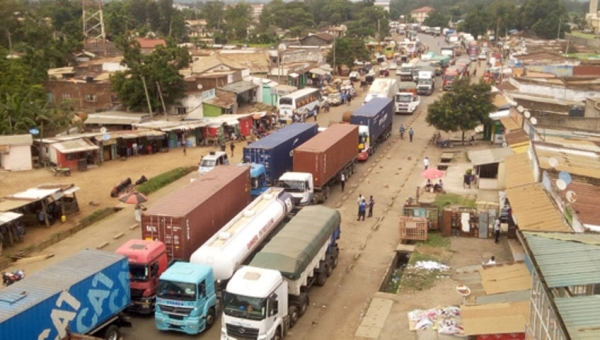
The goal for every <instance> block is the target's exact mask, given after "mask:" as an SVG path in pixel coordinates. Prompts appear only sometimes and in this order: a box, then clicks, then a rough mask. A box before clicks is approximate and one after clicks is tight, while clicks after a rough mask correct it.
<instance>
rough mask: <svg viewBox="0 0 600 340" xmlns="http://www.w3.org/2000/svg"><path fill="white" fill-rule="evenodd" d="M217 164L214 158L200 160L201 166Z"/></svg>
mask: <svg viewBox="0 0 600 340" xmlns="http://www.w3.org/2000/svg"><path fill="white" fill-rule="evenodd" d="M216 164H217V162H216V161H215V160H214V159H203V160H202V162H200V166H201V167H203V168H212V167H214V166H215V165H216Z"/></svg>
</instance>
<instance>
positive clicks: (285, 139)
mask: <svg viewBox="0 0 600 340" xmlns="http://www.w3.org/2000/svg"><path fill="white" fill-rule="evenodd" d="M318 129H319V126H318V125H317V124H309V123H294V124H290V125H288V126H286V127H284V128H282V129H279V130H277V131H275V132H273V133H271V134H270V135H268V136H266V137H264V138H261V139H259V140H258V141H256V142H254V143H252V144H250V145H248V146H246V147H244V162H245V163H258V164H262V165H264V167H265V171H266V173H265V175H266V179H267V184H268V185H274V184H275V183H277V180H278V179H279V177H280V176H281V175H283V173H284V172H286V171H291V170H292V165H293V159H292V155H293V152H292V151H293V150H294V149H295V148H296V147H298V146H299V145H301V144H302V143H304V142H306V141H307V140H309V139H311V138H312V137H314V136H315V135H316V134H317V133H318V132H319V131H318Z"/></svg>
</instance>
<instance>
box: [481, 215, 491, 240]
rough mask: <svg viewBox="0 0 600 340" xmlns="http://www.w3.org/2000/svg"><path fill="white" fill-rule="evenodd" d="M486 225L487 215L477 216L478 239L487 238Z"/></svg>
mask: <svg viewBox="0 0 600 340" xmlns="http://www.w3.org/2000/svg"><path fill="white" fill-rule="evenodd" d="M488 225H489V216H488V213H485V212H484V213H480V214H479V238H488Z"/></svg>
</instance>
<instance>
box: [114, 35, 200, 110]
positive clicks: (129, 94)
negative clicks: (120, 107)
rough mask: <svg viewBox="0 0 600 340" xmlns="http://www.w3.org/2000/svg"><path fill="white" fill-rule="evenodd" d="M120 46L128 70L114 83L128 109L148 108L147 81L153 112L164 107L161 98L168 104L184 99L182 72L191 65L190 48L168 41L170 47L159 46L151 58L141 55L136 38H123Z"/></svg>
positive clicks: (120, 74)
mask: <svg viewBox="0 0 600 340" xmlns="http://www.w3.org/2000/svg"><path fill="white" fill-rule="evenodd" d="M119 45H120V46H121V47H122V48H123V64H124V65H126V66H127V67H128V70H126V71H123V72H117V73H115V74H114V75H112V76H111V77H110V80H111V83H112V89H113V91H115V92H116V93H117V95H118V96H119V98H121V101H122V102H123V103H124V104H125V105H126V106H127V107H128V108H131V109H134V110H143V109H146V108H147V107H148V106H147V101H146V94H145V93H144V82H145V83H146V87H147V89H148V99H149V100H150V106H151V107H152V110H153V111H154V110H160V109H161V108H162V103H161V95H162V98H163V99H164V102H165V105H171V104H173V103H175V101H177V100H178V99H180V98H182V97H183V95H184V92H185V81H184V80H183V78H182V76H181V75H180V74H179V70H180V69H182V68H184V67H187V66H188V65H189V62H190V56H189V54H188V52H187V49H185V48H182V47H178V46H176V45H175V43H174V42H173V41H172V40H171V39H168V40H167V46H166V47H164V46H158V47H157V48H156V50H154V52H152V53H151V54H148V55H144V54H142V53H141V51H140V46H139V43H138V42H137V41H135V40H134V39H131V40H126V39H122V40H121V41H119Z"/></svg>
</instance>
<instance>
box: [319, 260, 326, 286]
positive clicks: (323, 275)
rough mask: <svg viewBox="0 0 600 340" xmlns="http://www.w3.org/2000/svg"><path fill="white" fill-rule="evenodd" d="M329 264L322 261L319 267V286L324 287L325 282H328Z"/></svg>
mask: <svg viewBox="0 0 600 340" xmlns="http://www.w3.org/2000/svg"><path fill="white" fill-rule="evenodd" d="M327 267H328V265H327V262H325V261H321V264H320V266H319V271H318V272H317V273H316V274H317V286H321V287H322V286H324V285H325V282H327V270H328V269H327Z"/></svg>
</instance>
